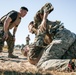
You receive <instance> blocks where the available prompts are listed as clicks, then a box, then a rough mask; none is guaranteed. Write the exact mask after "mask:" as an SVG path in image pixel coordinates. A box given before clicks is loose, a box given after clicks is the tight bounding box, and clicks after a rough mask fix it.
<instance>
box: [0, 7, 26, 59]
mask: <svg viewBox="0 0 76 75" xmlns="http://www.w3.org/2000/svg"><path fill="white" fill-rule="evenodd" d="M27 11H28V9H27V8H26V7H21V8H20V12H17V11H14V10H12V11H10V12H9V13H7V14H6V15H4V16H3V17H2V18H1V19H0V52H2V48H3V45H4V41H6V42H7V45H8V53H9V54H8V57H10V58H18V56H15V55H13V49H14V44H15V33H16V30H17V27H18V25H19V24H20V22H21V17H24V16H25V15H26V14H27ZM22 12H24V14H22ZM12 28H14V29H13V35H12V34H11V33H10V31H9V30H10V29H12Z"/></svg>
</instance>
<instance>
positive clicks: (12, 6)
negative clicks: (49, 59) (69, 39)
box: [0, 0, 76, 45]
mask: <svg viewBox="0 0 76 75" xmlns="http://www.w3.org/2000/svg"><path fill="white" fill-rule="evenodd" d="M48 2H49V3H51V4H52V5H53V7H54V11H52V12H51V13H50V14H49V15H48V19H49V20H51V21H56V20H59V21H61V22H62V23H64V26H65V28H67V29H68V30H70V31H71V32H74V33H76V0H1V1H0V18H1V17H2V16H3V15H5V14H7V13H8V12H9V11H11V10H16V11H19V10H20V7H22V6H25V7H27V8H28V10H29V11H28V13H27V15H26V16H25V17H24V18H22V21H21V23H20V25H19V27H18V29H17V32H16V41H15V45H17V44H20V45H21V44H26V41H25V38H26V36H27V35H28V34H29V35H30V38H31V40H30V43H32V42H33V41H34V37H35V36H34V34H31V33H29V31H28V24H29V22H30V21H32V20H33V19H34V16H35V14H36V12H37V11H38V10H39V9H40V8H41V7H42V6H43V5H44V4H45V3H48ZM11 33H12V30H11Z"/></svg>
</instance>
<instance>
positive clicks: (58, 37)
mask: <svg viewBox="0 0 76 75" xmlns="http://www.w3.org/2000/svg"><path fill="white" fill-rule="evenodd" d="M75 39H76V35H75V34H74V33H72V32H70V31H69V30H67V29H65V28H64V29H63V30H61V31H58V32H57V33H56V34H55V36H54V39H53V41H52V42H51V43H50V45H48V46H47V47H46V48H45V49H44V52H43V55H42V57H41V58H40V60H39V62H38V64H37V66H38V67H39V66H40V65H41V64H42V63H43V62H45V61H47V60H50V59H61V57H62V56H63V55H64V54H65V52H66V51H67V50H69V47H70V46H71V45H72V44H73V43H74V41H75Z"/></svg>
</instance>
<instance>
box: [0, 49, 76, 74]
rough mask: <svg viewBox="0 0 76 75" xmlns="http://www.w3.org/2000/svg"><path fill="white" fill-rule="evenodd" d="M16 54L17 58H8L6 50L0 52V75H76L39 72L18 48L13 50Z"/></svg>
mask: <svg viewBox="0 0 76 75" xmlns="http://www.w3.org/2000/svg"><path fill="white" fill-rule="evenodd" d="M14 54H15V55H18V56H19V58H18V59H11V58H8V57H7V56H8V53H7V50H4V51H3V53H0V75H76V73H75V72H70V73H68V72H56V71H46V72H45V71H44V72H39V71H38V69H37V68H36V66H34V65H32V64H30V63H29V62H28V60H27V58H26V57H24V56H23V55H22V53H21V51H20V50H15V51H14Z"/></svg>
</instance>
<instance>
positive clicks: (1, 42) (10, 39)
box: [0, 23, 14, 53]
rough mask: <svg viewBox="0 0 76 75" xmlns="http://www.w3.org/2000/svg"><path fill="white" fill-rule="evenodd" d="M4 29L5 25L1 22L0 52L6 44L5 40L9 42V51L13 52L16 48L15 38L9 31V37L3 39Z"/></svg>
mask: <svg viewBox="0 0 76 75" xmlns="http://www.w3.org/2000/svg"><path fill="white" fill-rule="evenodd" d="M3 35H4V31H3V25H2V24H1V23H0V52H1V51H2V48H3V46H4V42H5V41H6V42H7V45H8V53H12V52H13V49H14V39H13V36H12V34H11V33H10V32H8V39H7V40H4V39H3Z"/></svg>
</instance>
